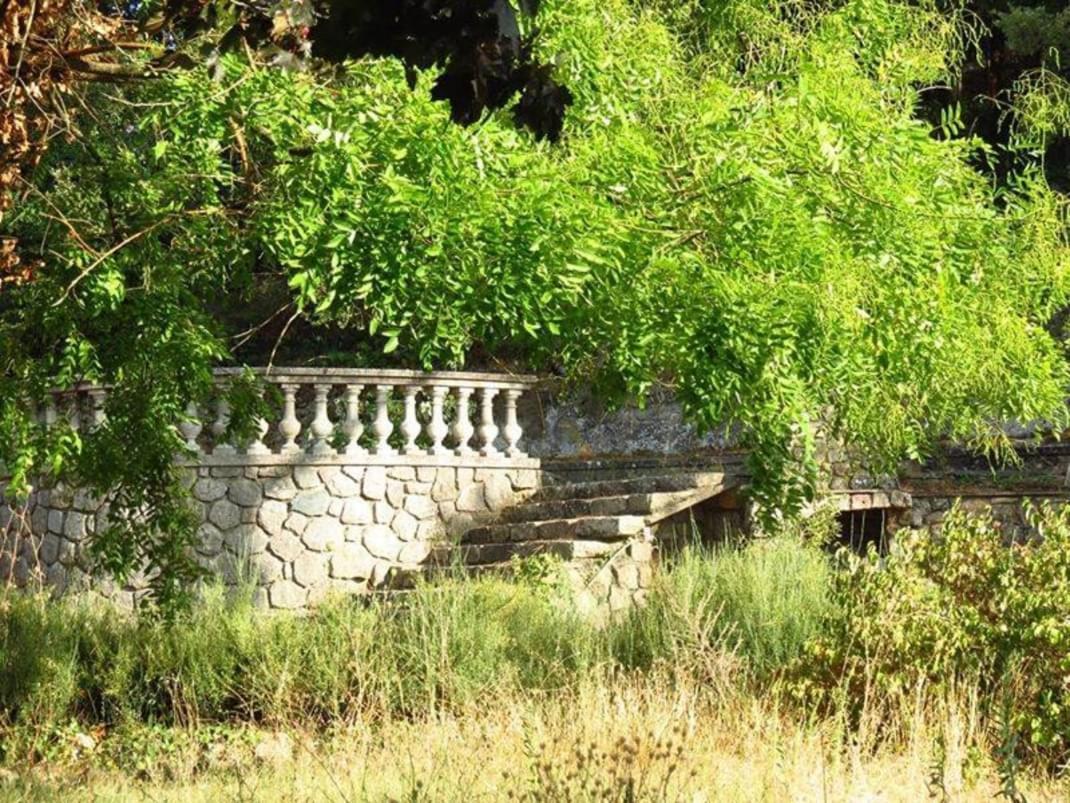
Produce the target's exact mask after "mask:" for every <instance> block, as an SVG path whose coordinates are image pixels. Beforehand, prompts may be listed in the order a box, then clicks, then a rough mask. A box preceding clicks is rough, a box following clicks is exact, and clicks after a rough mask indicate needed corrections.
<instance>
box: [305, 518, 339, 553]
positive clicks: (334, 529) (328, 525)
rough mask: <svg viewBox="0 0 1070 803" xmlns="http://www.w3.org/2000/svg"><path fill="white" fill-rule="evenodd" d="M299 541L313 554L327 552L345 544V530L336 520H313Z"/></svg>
mask: <svg viewBox="0 0 1070 803" xmlns="http://www.w3.org/2000/svg"><path fill="white" fill-rule="evenodd" d="M301 540H302V541H303V542H304V544H305V546H307V547H308V548H309V549H311V550H313V551H315V552H329V551H330V550H333V549H337V548H338V547H340V546H341V545H342V544H343V543H344V542H345V528H344V527H343V526H342V523H341V522H340V521H338V519H332V518H321V519H313V520H312V521H310V522H309V524H308V527H306V528H305V532H304V535H302V536H301Z"/></svg>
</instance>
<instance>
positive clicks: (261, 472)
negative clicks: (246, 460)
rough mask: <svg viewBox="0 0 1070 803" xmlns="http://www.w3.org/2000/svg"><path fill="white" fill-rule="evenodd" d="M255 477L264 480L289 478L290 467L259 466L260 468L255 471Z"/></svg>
mask: <svg viewBox="0 0 1070 803" xmlns="http://www.w3.org/2000/svg"><path fill="white" fill-rule="evenodd" d="M256 476H258V477H260V478H261V479H266V478H269V477H271V478H279V477H289V476H290V467H289V466H261V467H260V468H258V469H257V471H256Z"/></svg>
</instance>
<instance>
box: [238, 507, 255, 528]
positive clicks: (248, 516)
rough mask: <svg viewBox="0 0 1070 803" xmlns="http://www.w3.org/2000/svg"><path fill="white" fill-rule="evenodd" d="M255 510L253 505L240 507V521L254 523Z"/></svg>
mask: <svg viewBox="0 0 1070 803" xmlns="http://www.w3.org/2000/svg"><path fill="white" fill-rule="evenodd" d="M256 512H257V511H256V508H255V507H243V508H242V509H241V523H242V524H256Z"/></svg>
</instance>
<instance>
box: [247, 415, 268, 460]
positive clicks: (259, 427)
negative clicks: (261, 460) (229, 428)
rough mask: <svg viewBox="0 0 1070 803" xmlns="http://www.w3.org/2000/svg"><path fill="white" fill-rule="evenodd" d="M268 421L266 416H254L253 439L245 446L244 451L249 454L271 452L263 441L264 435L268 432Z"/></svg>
mask: <svg viewBox="0 0 1070 803" xmlns="http://www.w3.org/2000/svg"><path fill="white" fill-rule="evenodd" d="M268 429H269V426H268V422H267V419H266V418H263V417H261V416H257V418H256V435H255V436H254V437H253V440H252V441H251V442H250V443H249V445H248V446H246V447H245V453H246V454H250V455H260V454H271V450H270V449H269V448H268V447H267V444H266V443H264V436H265V435H267V433H268Z"/></svg>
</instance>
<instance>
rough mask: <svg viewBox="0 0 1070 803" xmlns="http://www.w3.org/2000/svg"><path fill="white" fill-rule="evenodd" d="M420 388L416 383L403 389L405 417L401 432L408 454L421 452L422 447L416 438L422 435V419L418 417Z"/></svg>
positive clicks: (402, 421)
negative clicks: (417, 443) (417, 408)
mask: <svg viewBox="0 0 1070 803" xmlns="http://www.w3.org/2000/svg"><path fill="white" fill-rule="evenodd" d="M417 391H419V388H418V387H416V386H415V385H406V386H405V387H404V388H403V389H402V393H403V394H404V396H405V417H404V418H403V419H402V420H401V434H402V435H403V436H404V438H405V448H404V453H405V454H407V455H413V454H420V453H421V451H422V450H421V449H420V447H419V446H417V445H416V438H417V437H418V436H419V435H420V421H419V419H418V418H417V417H416V393H417Z"/></svg>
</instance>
